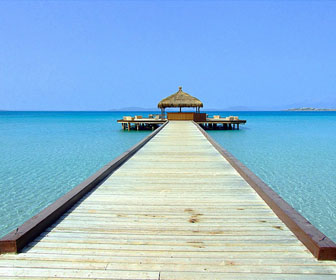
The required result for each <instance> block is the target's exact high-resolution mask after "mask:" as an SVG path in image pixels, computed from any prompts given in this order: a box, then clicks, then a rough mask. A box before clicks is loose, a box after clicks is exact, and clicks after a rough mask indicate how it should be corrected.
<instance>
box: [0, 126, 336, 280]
mask: <svg viewBox="0 0 336 280" xmlns="http://www.w3.org/2000/svg"><path fill="white" fill-rule="evenodd" d="M0 278H5V279H45V278H48V279H49V278H50V279H63V278H68V279H69V278H71V279H335V278H336V263H335V262H334V261H323V262H319V261H317V260H315V258H314V257H313V256H312V255H311V253H310V252H309V251H308V250H307V249H306V248H305V247H304V246H303V245H302V244H301V242H299V241H298V240H297V238H296V237H295V236H294V235H293V233H292V232H291V231H290V230H289V229H288V228H287V227H286V226H285V225H284V224H283V223H282V222H281V221H280V220H279V218H278V217H277V216H276V215H275V214H274V213H273V212H272V210H271V209H270V208H269V207H268V206H267V205H266V203H265V202H264V201H263V200H262V199H261V198H260V197H259V196H258V195H257V194H256V193H255V191H254V190H253V189H252V188H251V187H250V186H249V185H248V184H247V182H246V181H245V180H244V179H243V178H242V177H241V176H240V175H239V174H238V173H237V171H236V170H235V169H234V168H233V167H232V166H231V165H230V164H229V163H228V162H227V161H226V160H225V159H224V158H223V157H222V155H220V153H219V152H218V151H217V150H216V149H215V148H214V147H213V146H212V144H211V143H210V142H209V141H208V140H207V139H206V138H205V137H204V135H203V134H202V133H201V132H200V131H199V130H198V128H197V127H196V126H195V125H194V124H193V123H192V122H170V123H168V124H167V125H166V127H164V128H163V130H162V131H160V132H159V134H157V135H156V136H155V137H154V138H153V139H152V140H150V142H149V143H147V144H146V145H145V146H144V147H143V148H142V149H141V150H140V151H138V152H137V153H136V154H135V155H134V156H133V157H132V158H131V159H130V160H128V161H127V162H126V163H125V164H124V165H123V166H122V167H121V168H119V169H118V170H117V171H115V172H114V173H113V174H112V175H111V176H110V177H109V178H108V179H107V180H106V181H105V182H104V183H103V184H102V185H101V186H99V187H98V188H97V189H96V190H95V191H93V192H92V193H89V194H88V195H86V197H85V198H84V199H82V200H81V201H80V202H79V203H77V204H76V206H75V207H73V208H72V209H71V210H70V211H68V212H67V213H66V214H65V215H64V216H63V218H62V219H61V220H60V221H59V222H58V223H57V224H55V225H54V226H52V227H51V228H49V229H48V230H47V231H46V232H45V233H43V234H42V235H41V236H40V237H39V238H38V239H37V240H35V241H34V242H32V243H31V244H30V245H29V246H27V247H26V249H24V252H22V253H20V254H17V255H14V254H12V255H11V254H6V255H1V256H0Z"/></svg>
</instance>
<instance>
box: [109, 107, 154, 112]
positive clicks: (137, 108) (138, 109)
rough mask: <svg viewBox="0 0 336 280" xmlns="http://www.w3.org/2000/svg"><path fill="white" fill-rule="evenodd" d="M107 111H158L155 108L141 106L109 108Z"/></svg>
mask: <svg viewBox="0 0 336 280" xmlns="http://www.w3.org/2000/svg"><path fill="white" fill-rule="evenodd" d="M109 111H150V112H152V111H158V109H157V108H142V107H124V108H120V109H111V110H109Z"/></svg>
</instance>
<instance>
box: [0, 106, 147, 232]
mask: <svg viewBox="0 0 336 280" xmlns="http://www.w3.org/2000/svg"><path fill="white" fill-rule="evenodd" d="M132 114H134V113H132ZM123 115H125V113H117V112H0V195H1V199H0V236H2V235H4V234H6V233H8V232H9V231H11V230H13V229H14V228H16V227H17V226H19V225H21V224H22V223H23V222H24V221H26V220H27V219H28V218H30V217H32V216H34V215H35V214H36V213H38V212H39V211H40V210H41V209H43V208H45V207H46V206H47V205H49V204H50V203H52V202H54V201H55V200H56V199H57V198H58V197H60V196H62V195H63V194H65V193H66V192H68V191H69V190H70V189H72V188H73V187H75V186H76V185H77V184H79V183H80V182H82V181H83V180H85V179H86V178H87V177H89V176H90V175H92V174H93V173H94V172H96V171H97V170H98V169H99V168H101V167H102V166H103V165H104V164H106V163H108V162H109V161H111V160H113V159H114V158H115V157H117V156H118V155H120V154H121V153H123V152H124V151H126V150H127V149H128V148H130V147H131V146H133V145H135V144H136V143H137V142H139V141H140V140H141V139H143V138H144V137H145V136H146V135H148V134H149V133H150V131H148V132H147V131H131V132H128V131H123V130H121V125H120V124H117V122H116V121H117V119H119V118H122V116H123ZM126 115H129V113H126Z"/></svg>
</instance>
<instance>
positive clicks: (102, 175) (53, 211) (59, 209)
mask: <svg viewBox="0 0 336 280" xmlns="http://www.w3.org/2000/svg"><path fill="white" fill-rule="evenodd" d="M167 123H168V121H167V122H165V123H164V124H162V125H161V126H160V127H159V128H157V129H156V130H154V131H153V132H152V133H151V134H149V135H148V136H147V137H146V138H144V139H143V140H141V141H140V142H138V143H137V144H135V145H134V146H133V147H131V148H130V149H128V150H127V151H126V152H124V153H122V154H121V155H120V156H118V157H116V158H115V159H114V160H112V161H111V162H109V163H107V164H106V165H104V166H103V167H102V168H101V169H99V170H98V171H97V172H96V173H94V174H93V175H91V176H90V177H89V178H87V179H86V180H85V181H83V182H82V183H80V184H79V185H77V186H76V187H74V188H73V189H71V190H70V191H69V192H67V193H66V194H64V195H63V196H61V197H60V198H58V199H57V200H56V201H55V202H53V203H52V204H51V205H49V206H47V207H46V208H44V209H42V210H41V211H40V212H39V213H37V214H36V215H35V216H33V217H32V218H30V219H28V220H27V221H26V222H24V223H23V224H22V225H21V226H19V227H18V228H17V229H15V230H13V231H11V232H10V233H8V234H7V235H5V236H4V237H2V238H1V239H0V254H4V253H18V252H20V251H21V250H22V249H23V248H24V247H25V246H26V245H28V243H30V242H31V241H33V240H34V239H35V238H36V237H38V236H39V235H40V234H41V233H42V232H43V231H45V230H46V229H47V228H48V227H49V226H51V225H52V224H53V223H54V222H56V221H57V220H58V219H59V218H60V217H61V216H62V215H63V214H64V213H65V212H66V211H68V210H69V209H70V208H71V207H72V206H73V205H75V203H77V202H78V201H79V200H80V199H81V198H82V197H83V196H84V195H86V194H87V193H88V192H90V191H91V190H93V189H94V188H96V187H98V186H99V185H100V184H101V183H102V182H103V181H104V180H105V179H106V178H107V177H108V176H109V175H111V174H112V173H113V172H114V171H116V170H117V169H118V168H119V167H120V166H122V165H123V164H124V163H125V162H126V161H127V160H128V159H130V158H131V157H132V156H133V155H134V154H135V153H136V152H137V151H139V150H140V149H141V148H142V147H143V146H144V145H145V144H147V143H148V142H149V141H150V140H151V139H152V138H153V137H154V136H155V135H157V134H158V133H159V132H160V131H161V130H162V129H163V128H164V127H165V126H166V124H167Z"/></svg>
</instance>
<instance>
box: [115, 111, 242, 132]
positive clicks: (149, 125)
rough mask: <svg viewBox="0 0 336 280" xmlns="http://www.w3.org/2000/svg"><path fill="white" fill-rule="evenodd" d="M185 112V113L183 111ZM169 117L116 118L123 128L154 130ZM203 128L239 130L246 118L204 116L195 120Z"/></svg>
mask: <svg viewBox="0 0 336 280" xmlns="http://www.w3.org/2000/svg"><path fill="white" fill-rule="evenodd" d="M184 114H186V113H184ZM168 120H169V119H150V118H143V119H135V118H132V119H131V120H118V121H117V122H118V123H121V127H122V129H123V130H128V131H130V130H155V129H156V128H158V127H159V126H160V125H162V124H164V123H165V122H166V121H168ZM195 123H198V124H199V125H200V126H201V127H202V128H203V129H205V130H213V129H222V130H235V129H236V130H239V126H240V125H242V124H245V123H246V120H228V118H218V119H215V118H206V119H205V120H202V121H195Z"/></svg>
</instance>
